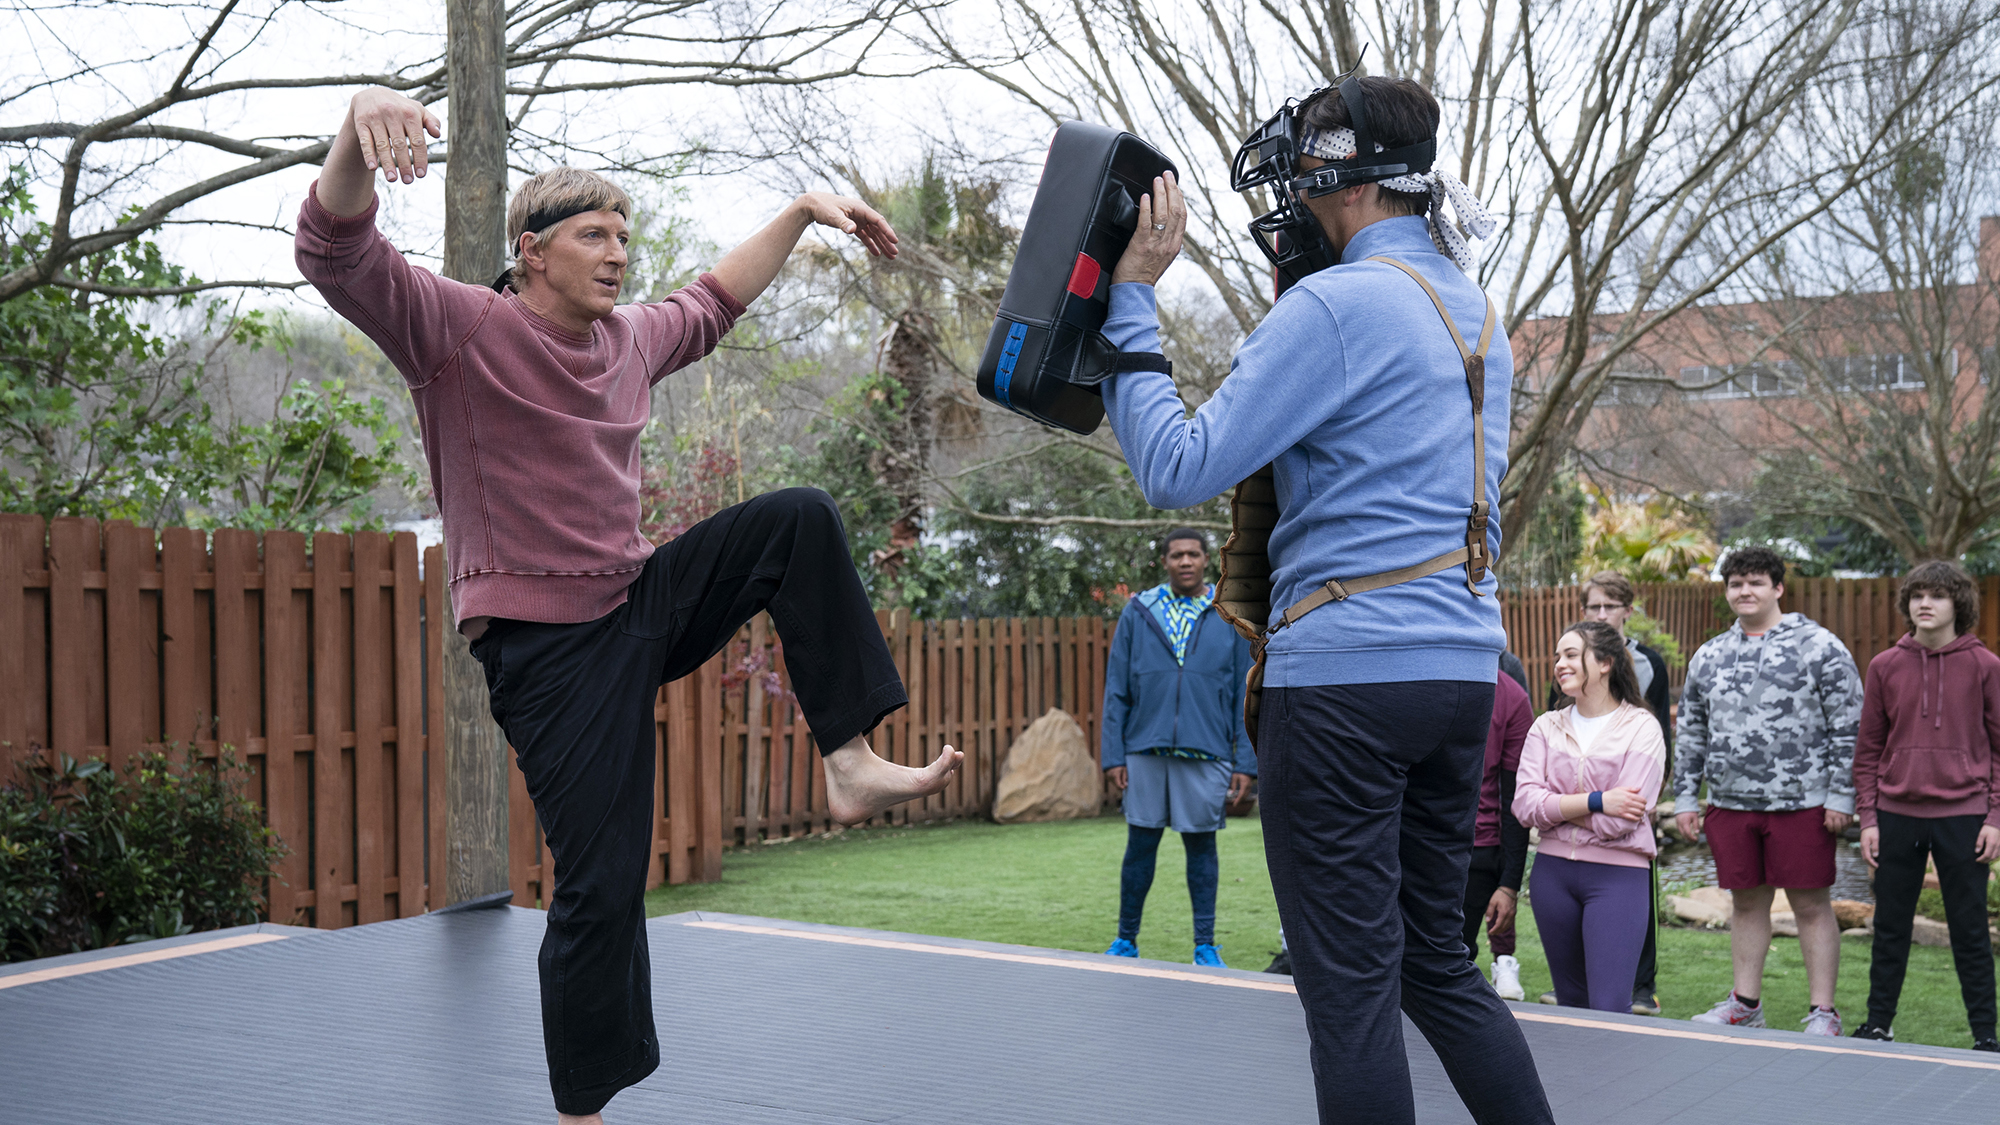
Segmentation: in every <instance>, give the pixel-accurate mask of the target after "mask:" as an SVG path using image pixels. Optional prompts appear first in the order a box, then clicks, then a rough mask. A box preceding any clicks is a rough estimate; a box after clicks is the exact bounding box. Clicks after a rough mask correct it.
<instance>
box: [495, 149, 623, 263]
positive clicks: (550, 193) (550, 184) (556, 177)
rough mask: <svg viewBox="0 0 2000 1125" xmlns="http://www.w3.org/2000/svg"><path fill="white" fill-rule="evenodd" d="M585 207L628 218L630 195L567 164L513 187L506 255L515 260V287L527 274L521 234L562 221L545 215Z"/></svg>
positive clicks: (567, 213)
mask: <svg viewBox="0 0 2000 1125" xmlns="http://www.w3.org/2000/svg"><path fill="white" fill-rule="evenodd" d="M584 211H616V212H618V213H619V214H620V215H623V216H625V218H626V219H628V220H629V219H631V217H632V197H631V196H629V195H626V194H625V191H624V189H623V188H620V187H619V186H618V185H617V184H614V183H612V182H611V181H610V180H607V179H605V178H604V177H603V176H600V175H598V174H597V173H595V172H586V171H584V170H583V169H581V168H570V167H561V168H551V169H549V170H548V171H546V172H543V173H541V174H540V175H537V176H530V177H529V178H528V181H527V182H526V183H524V184H522V185H521V186H520V187H519V188H517V189H515V191H514V198H513V199H512V200H510V201H509V202H508V204H507V256H508V257H509V258H513V259H514V260H515V261H514V266H513V270H512V276H511V279H510V280H511V283H512V284H513V286H514V287H515V288H516V289H519V288H520V286H521V282H522V281H524V280H526V278H527V273H526V271H525V269H524V268H523V267H522V265H521V262H520V254H521V236H522V235H523V234H527V233H530V232H532V233H534V234H537V235H539V234H542V233H543V232H544V231H546V230H548V229H549V228H550V227H553V226H555V225H556V222H560V221H561V220H560V219H557V220H555V221H554V222H551V221H546V216H549V215H552V214H559V215H561V216H562V218H568V217H569V216H570V215H574V214H578V213H580V212H584ZM538 216H540V217H544V221H542V222H541V223H540V224H539V226H530V225H529V223H530V222H531V221H534V220H535V219H536V218H537V217H538Z"/></svg>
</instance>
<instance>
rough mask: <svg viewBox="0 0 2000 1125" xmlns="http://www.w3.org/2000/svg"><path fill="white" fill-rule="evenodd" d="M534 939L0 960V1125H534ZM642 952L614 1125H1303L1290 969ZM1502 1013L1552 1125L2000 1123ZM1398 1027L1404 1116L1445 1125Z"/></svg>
mask: <svg viewBox="0 0 2000 1125" xmlns="http://www.w3.org/2000/svg"><path fill="white" fill-rule="evenodd" d="M542 929H543V924H542V915H541V914H540V913H539V912H537V911H532V910H524V909H521V908H518V907H507V908H504V909H490V910H476V911H467V912H463V913H452V914H432V915H428V916H425V917H422V918H412V919H406V920H403V921H396V922H382V923H377V924H375V925H369V926H360V927H356V928H353V929H347V930H336V931H331V932H319V931H301V930H292V929H288V928H285V927H270V926H265V927H246V928H245V930H246V931H255V933H254V934H251V935H250V936H248V937H245V936H244V935H243V933H242V932H236V936H235V937H234V938H230V937H228V936H226V935H225V936H224V937H223V938H222V940H238V941H242V940H256V941H258V942H259V944H246V945H237V946H235V947H233V948H222V949H216V950H212V951H207V952H199V953H190V954H188V955H185V956H177V957H171V958H168V959H162V960H154V961H150V962H145V963H138V964H121V965H119V966H118V967H112V968H103V967H102V965H103V964H106V963H110V962H115V961H118V960H119V959H121V958H123V957H125V956H126V955H127V954H130V953H134V952H138V951H144V950H148V949H151V948H152V947H151V946H133V947H127V948H126V949H124V950H119V951H106V953H100V954H85V955H81V956H80V957H77V958H57V959H54V960H53V961H48V962H33V963H29V964H24V965H13V966H7V967H6V968H5V969H4V970H0V1120H4V1121H7V1122H16V1121H19V1122H30V1121H32V1122H38V1123H40V1122H46V1123H53V1125H62V1123H69V1122H79V1123H84V1122H135V1123H139V1122H144V1123H148V1125H173V1123H178V1122H187V1123H190V1125H192V1123H196V1122H200V1123H202V1125H217V1123H220V1125H229V1123H239V1122H240V1123H243V1125H253V1123H254V1125H283V1123H291V1122H298V1123H308V1122H310V1123H313V1125H340V1123H346V1122H354V1123H362V1122H367V1123H370V1125H374V1123H380V1122H404V1121H407V1122H427V1123H428V1122H441V1121H446V1122H456V1121H478V1122H490V1123H495V1125H498V1123H503V1122H522V1123H532V1125H547V1123H548V1122H549V1121H551V1120H552V1119H553V1116H554V1115H553V1109H554V1105H553V1103H552V1102H551V1100H550V1098H549V1091H548V1083H547V1079H546V1072H545V1069H544V1067H545V1064H544V1061H543V1055H542V1044H541V1025H540V1018H539V1005H538V1002H537V992H536V982H535V953H536V949H537V947H538V946H539V944H540V942H541V937H542ZM648 934H649V937H650V940H651V944H652V956H653V970H654V973H655V978H656V984H655V988H654V996H655V1002H656V1003H657V1004H658V1021H659V1028H660V1038H661V1043H662V1056H663V1059H662V1063H661V1067H660V1069H659V1071H658V1072H656V1073H655V1074H654V1075H653V1076H652V1077H650V1078H648V1079H647V1080H646V1081H645V1082H644V1083H642V1084H640V1085H639V1086H636V1087H634V1088H632V1089H629V1090H626V1091H625V1092H623V1093H621V1094H620V1095H618V1097H617V1098H615V1099H613V1101H612V1102H611V1104H610V1106H609V1107H607V1109H606V1117H607V1120H608V1121H610V1122H612V1123H613V1125H619V1123H625V1122H632V1123H637V1122H667V1121H671V1122H675V1123H679V1125H705V1123H711V1122H712V1123H716V1125H723V1123H728V1125H764V1123H771V1125H778V1123H781V1122H782V1123H787V1125H818V1123H833V1122H926V1123H928V1122H966V1123H989V1122H990V1123H993V1125H1019V1123H1021V1122H1036V1123H1038V1125H1057V1123H1066V1122H1074V1123H1076V1125H1110V1123H1126V1122H1130V1123H1142V1122H1143V1123H1149V1125H1150V1123H1158V1125H1171V1123H1178V1122H1185V1123H1187V1125H1214V1123H1216V1122H1229V1123H1231V1125H1262V1123H1267V1122H1268V1123H1271V1125H1278V1123H1284V1125H1300V1123H1310V1122H1312V1121H1313V1120H1314V1109H1313V1104H1314V1103H1313V1091H1312V1076H1311V1072H1310V1068H1309V1066H1308V1064H1307V1061H1306V1037H1305V1023H1304V1020H1303V1018H1302V1016H1301V1014H1300V1011H1299V1004H1298V999H1297V997H1296V995H1294V994H1293V993H1292V992H1291V990H1290V982H1289V980H1288V979H1287V978H1284V977H1272V976H1266V975H1264V974H1262V973H1252V972H1242V971H1235V970H1210V969H1195V968H1193V967H1192V966H1188V965H1175V964H1169V963H1166V962H1157V961H1132V960H1125V959H1119V958H1107V957H1101V956H1097V955H1094V954H1085V953H1069V952H1062V951H1054V950H1041V949H1030V948H1026V947H1021V946H1005V945H994V944H988V943H982V942H969V941H954V940H950V939H943V938H929V937H916V936H911V935H907V934H892V933H880V932H876V931H866V930H845V929H838V928H834V927H828V926H809V925H803V924H800V923H793V922H776V921H771V920H769V919H760V918H744V917H740V916H736V915H724V914H679V915H674V916H672V917H666V918H656V919H653V920H652V921H651V922H650V923H648ZM217 938H218V935H192V936H191V937H190V938H186V939H182V940H181V941H180V942H179V943H177V944H178V946H179V947H180V948H183V949H193V948H202V947H203V946H204V944H207V943H213V942H214V941H215V940H217ZM204 939H207V940H206V942H205V941H204ZM162 948H163V950H164V951H166V952H171V951H172V949H171V948H170V947H162ZM93 963H94V964H95V965H96V966H97V967H95V968H93V967H92V965H93ZM52 966H53V967H56V968H58V969H62V968H65V967H79V966H80V967H83V968H86V969H90V971H85V972H78V973H75V974H74V975H69V976H59V977H55V978H54V979H48V977H49V973H48V972H47V970H48V969H49V968H51V967H52ZM1515 1012H1516V1014H1517V1015H1518V1016H1519V1017H1520V1019H1521V1021H1522V1022H1521V1026H1522V1029H1523V1031H1525V1032H1526V1033H1527V1036H1528V1041H1529V1043H1530V1044H1532V1045H1533V1047H1534V1050H1535V1056H1536V1059H1537V1061H1538V1063H1539V1066H1540V1069H1541V1073H1542V1077H1543V1080H1544V1082H1545V1083H1546V1084H1547V1086H1548V1090H1549V1095H1550V1100H1551V1102H1552V1103H1553V1104H1554V1107H1555V1111H1556V1119H1557V1120H1558V1121H1560V1122H1563V1123H1564V1125H1585V1123H1587V1122H1607V1123H1616V1125H1647V1123H1651V1122H1689V1123H1698V1125H1713V1123H1714V1122H1716V1121H1756V1122H1758V1123H1759V1125H1785V1123H1790V1122H1797V1123H1799V1125H1824V1123H1825V1122H1827V1121H1849V1120H1884V1121H1925V1122H1935V1123H1939V1125H1944V1123H1950V1122H1979V1123H1981V1125H1988V1123H1990V1122H1992V1121H1994V1120H1995V1110H1994V1107H1995V1106H1996V1105H2000V1058H1996V1057H1995V1056H1991V1055H1980V1054H1974V1053H1972V1052H1969V1051H1956V1050H1950V1049H1945V1048H1933V1047H1911V1046H1898V1045H1894V1044H1885V1043H1865V1044H1863V1043H1856V1042H1854V1041H1852V1040H1841V1041H1832V1040H1807V1039H1805V1038H1804V1037H1803V1036H1800V1035H1797V1034H1795V1033H1791V1032H1784V1031H1762V1032H1759V1031H1735V1030H1728V1029H1711V1028H1706V1027H1697V1026H1696V1025H1692V1024H1688V1023H1684V1022H1675V1021H1663V1020H1648V1019H1644V1018H1641V1017H1636V1016H1617V1015H1604V1014H1600V1013H1586V1012H1577V1011H1573V1010H1570V1009H1562V1008H1548V1007H1540V1006H1537V1005H1517V1006H1516V1007H1515ZM1404 1034H1405V1037H1406V1039H1407V1041H1408V1043H1409V1045H1410V1065H1411V1071H1412V1076H1413V1081H1414V1083H1415V1086H1416V1096H1417V1106H1418V1118H1419V1120H1421V1121H1423V1122H1426V1123H1427V1125H1428V1123H1432V1122H1464V1121H1467V1120H1469V1118H1468V1117H1467V1116H1466V1114H1465V1111H1464V1110H1463V1108H1461V1107H1460V1105H1459V1103H1458V1099H1457V1097H1456V1096H1455V1095H1454V1094H1453V1093H1452V1090H1451V1086H1450V1083H1449V1082H1447V1081H1446V1079H1445V1077H1444V1072H1443V1070H1442V1068H1441V1067H1440V1066H1439V1064H1438V1061H1437V1059H1436V1057H1435V1056H1434V1055H1432V1054H1431V1052H1430V1050H1429V1048H1428V1047H1426V1046H1425V1045H1424V1042H1423V1039H1422V1038H1421V1037H1420V1036H1418V1035H1417V1034H1416V1032H1415V1030H1414V1029H1413V1028H1410V1027H1409V1026H1408V1024H1407V1023H1406V1024H1405V1031H1404Z"/></svg>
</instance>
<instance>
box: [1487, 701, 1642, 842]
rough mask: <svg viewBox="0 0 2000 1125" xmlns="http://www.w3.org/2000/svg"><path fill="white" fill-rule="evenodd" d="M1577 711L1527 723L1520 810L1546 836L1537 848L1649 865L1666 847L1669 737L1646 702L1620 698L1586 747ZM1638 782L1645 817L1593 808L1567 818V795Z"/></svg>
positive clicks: (1517, 794)
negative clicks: (1658, 831)
mask: <svg viewBox="0 0 2000 1125" xmlns="http://www.w3.org/2000/svg"><path fill="white" fill-rule="evenodd" d="M1569 719H1570V709H1569V708H1568V707H1564V708H1563V709H1561V710H1559V711H1550V712H1548V713H1546V714H1544V715H1543V716H1542V717H1541V718H1539V719H1536V720H1535V725H1534V726H1532V727H1529V728H1528V738H1527V741H1525V742H1523V743H1522V744H1521V769H1520V772H1519V773H1517V774H1515V781H1514V816H1515V817H1516V818H1517V819H1518V820H1520V822H1521V823H1522V824H1525V825H1527V826H1528V827H1530V828H1533V829H1536V830H1538V831H1540V832H1541V834H1542V842H1541V844H1540V845H1539V846H1538V847H1537V848H1536V850H1537V851H1538V852H1539V853H1540V854H1542V855H1553V856H1561V857H1562V858H1564V859H1574V860H1580V861H1582V862H1584V863H1608V864H1611V865H1613V866H1616V867H1645V866H1647V865H1648V864H1650V863H1652V861H1653V856H1654V854H1655V853H1657V852H1658V851H1659V847H1658V845H1657V844H1656V843H1655V842H1654V840H1653V808H1654V806H1656V805H1657V804H1658V803H1659V799H1660V780H1661V778H1662V776H1663V775H1664V774H1665V771H1666V762H1667V740H1666V738H1665V737H1664V736H1662V735H1661V734H1660V720H1659V719H1657V718H1655V717H1654V716H1653V713H1652V712H1651V711H1648V710H1646V709H1645V708H1644V707H1636V706H1634V705H1632V704H1630V703H1621V704H1619V705H1618V709H1617V710H1616V711H1613V712H1612V713H1611V714H1610V715H1608V716H1606V720H1607V721H1606V722H1605V725H1604V726H1603V727H1602V728H1600V729H1599V730H1598V732H1597V739H1596V741H1594V742H1592V743H1591V744H1590V749H1588V750H1585V749H1583V748H1582V747H1581V746H1580V745H1578V743H1577V740H1576V730H1575V728H1574V727H1572V726H1570V723H1569ZM1628 785H1629V786H1631V787H1632V788H1634V789H1637V790H1638V791H1639V795H1640V796H1642V797H1644V798H1645V799H1646V815H1645V816H1642V817H1640V818H1639V819H1638V820H1626V819H1624V818H1623V817H1616V816H1612V815H1611V814H1610V813H1591V814H1590V815H1589V816H1587V817H1586V818H1584V819H1583V820H1581V821H1572V820H1564V819H1563V817H1562V798H1563V797H1564V796H1565V795H1567V794H1574V793H1590V792H1595V791H1598V790H1603V789H1620V788H1623V787H1625V786H1628Z"/></svg>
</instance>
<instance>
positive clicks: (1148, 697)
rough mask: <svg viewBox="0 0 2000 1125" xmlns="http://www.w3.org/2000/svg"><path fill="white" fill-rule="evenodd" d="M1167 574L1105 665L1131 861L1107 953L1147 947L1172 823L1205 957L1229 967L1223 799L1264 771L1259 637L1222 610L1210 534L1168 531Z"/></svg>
mask: <svg viewBox="0 0 2000 1125" xmlns="http://www.w3.org/2000/svg"><path fill="white" fill-rule="evenodd" d="M1162 556H1163V557H1162V558H1161V562H1162V563H1163V564H1164V565H1165V567H1166V571H1167V581H1166V582H1165V583H1164V584H1162V585H1159V586H1155V587H1153V588H1152V589H1150V590H1147V591H1144V592H1143V593H1140V594H1139V595H1138V596H1136V597H1134V598H1133V599H1132V600H1131V601H1129V602H1127V603H1126V604H1125V612H1124V613H1123V614H1121V615H1120V616H1119V618H1118V629H1117V632H1116V633H1115V634H1113V636H1112V638H1111V656H1110V659H1109V661H1108V662H1107V664H1106V667H1105V670H1104V716H1103V725H1102V735H1101V737H1100V739H1099V743H1100V761H1101V763H1102V765H1103V767H1104V772H1105V775H1106V777H1107V778H1109V780H1110V782H1111V784H1112V786H1113V787H1115V788H1117V789H1120V790H1122V791H1123V792H1124V794H1125V823H1126V824H1127V825H1129V828H1128V829H1127V833H1126V843H1125V865H1124V871H1123V873H1122V875H1121V876H1120V879H1119V894H1118V940H1116V941H1114V942H1112V943H1111V948H1109V949H1107V950H1105V952H1106V953H1109V954H1112V955H1113V956H1118V957H1137V956H1138V955H1139V921H1140V915H1141V914H1142V913H1143V912H1144V910H1145V906H1146V892H1147V891H1149V890H1151V889H1152V886H1153V865H1154V860H1155V857H1156V856H1157V855H1158V852H1159V848H1160V837H1161V836H1163V835H1165V833H1166V830H1167V829H1168V828H1169V827H1171V828H1173V830H1174V831H1176V832H1179V833H1180V834H1181V844H1182V846H1183V847H1185V848H1186V849H1187V881H1188V898H1189V899H1190V900H1192V901H1193V904H1194V963H1195V964H1197V965H1221V964H1222V955H1221V953H1220V952H1219V951H1218V950H1217V949H1216V946H1215V888H1216V884H1217V882H1218V881H1219V880H1220V876H1221V873H1220V868H1219V864H1218V861H1217V857H1216V851H1215V834H1216V832H1218V831H1220V830H1221V829H1222V827H1223V825H1224V815H1223V807H1224V805H1225V804H1227V803H1228V802H1230V801H1234V800H1238V799H1240V798H1241V797H1242V796H1243V794H1244V793H1245V792H1247V791H1248V790H1249V788H1250V781H1251V779H1252V778H1254V777H1256V776H1257V757H1256V754H1255V753H1254V752H1252V750H1251V749H1250V738H1249V736H1248V735H1247V734H1245V733H1244V730H1243V681H1244V678H1245V677H1246V676H1248V675H1249V672H1250V643H1249V642H1248V641H1245V640H1244V639H1243V638H1242V637H1241V636H1239V635H1238V634H1237V632H1236V630H1235V629H1232V628H1230V626H1229V624H1228V622H1226V621H1224V620H1222V617H1221V616H1220V615H1219V614H1218V613H1217V612H1216V610H1215V604H1214V603H1215V589H1214V587H1212V586H1210V585H1209V584H1208V537H1207V536H1205V535H1203V534H1202V533H1201V532H1199V531H1195V530H1193V529H1192V528H1185V527H1183V528H1176V529H1175V530H1173V531H1171V532H1168V533H1167V538H1166V542H1165V544H1164V545H1163V547H1162Z"/></svg>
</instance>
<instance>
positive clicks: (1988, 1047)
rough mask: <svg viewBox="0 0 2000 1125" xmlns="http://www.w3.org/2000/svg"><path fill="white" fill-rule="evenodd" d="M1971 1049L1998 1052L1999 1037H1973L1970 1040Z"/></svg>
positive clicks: (1999, 1050) (1999, 1045)
mask: <svg viewBox="0 0 2000 1125" xmlns="http://www.w3.org/2000/svg"><path fill="white" fill-rule="evenodd" d="M1972 1049H1973V1050H1975V1051H1992V1052H1993V1053H1994V1054H2000V1039H1995V1038H1993V1037H1991V1036H1988V1037H1987V1038H1985V1039H1974V1040H1973V1041H1972Z"/></svg>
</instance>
